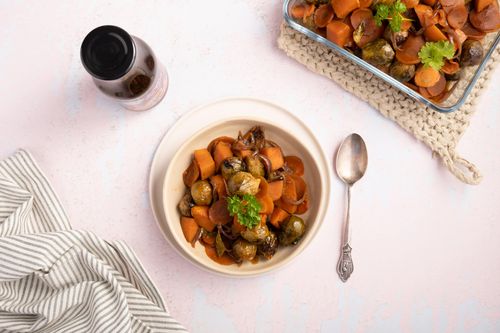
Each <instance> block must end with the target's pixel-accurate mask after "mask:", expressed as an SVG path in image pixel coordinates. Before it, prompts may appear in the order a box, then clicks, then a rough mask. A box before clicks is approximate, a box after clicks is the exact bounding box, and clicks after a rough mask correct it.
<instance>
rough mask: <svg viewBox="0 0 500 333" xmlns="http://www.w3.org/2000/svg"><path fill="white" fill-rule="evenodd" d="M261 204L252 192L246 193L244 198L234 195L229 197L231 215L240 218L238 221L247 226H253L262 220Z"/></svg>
mask: <svg viewBox="0 0 500 333" xmlns="http://www.w3.org/2000/svg"><path fill="white" fill-rule="evenodd" d="M260 209H261V206H260V203H259V202H258V201H257V198H256V197H255V196H254V195H251V194H245V195H244V196H243V198H240V197H239V196H237V195H233V196H231V197H228V198H227V210H228V211H229V215H231V216H235V215H236V217H237V218H238V222H239V223H240V224H241V225H243V226H245V227H247V228H250V229H251V228H253V227H255V226H256V225H257V224H259V222H260V215H259V212H260Z"/></svg>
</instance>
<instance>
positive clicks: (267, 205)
mask: <svg viewBox="0 0 500 333" xmlns="http://www.w3.org/2000/svg"><path fill="white" fill-rule="evenodd" d="M255 198H256V199H257V201H258V202H259V204H260V211H259V213H260V214H271V213H272V212H273V209H274V203H273V199H272V198H271V196H270V195H268V194H260V193H257V195H256V196H255Z"/></svg>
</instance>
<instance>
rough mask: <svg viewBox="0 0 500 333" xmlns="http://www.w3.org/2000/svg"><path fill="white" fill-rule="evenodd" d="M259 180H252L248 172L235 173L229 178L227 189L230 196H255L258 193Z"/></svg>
mask: <svg viewBox="0 0 500 333" xmlns="http://www.w3.org/2000/svg"><path fill="white" fill-rule="evenodd" d="M259 184H260V179H257V178H254V177H253V176H252V175H251V174H250V173H248V172H243V171H240V172H237V173H235V174H234V175H232V176H231V178H229V181H228V182H227V187H228V190H229V193H230V194H238V195H245V194H251V195H255V194H257V192H258V191H259Z"/></svg>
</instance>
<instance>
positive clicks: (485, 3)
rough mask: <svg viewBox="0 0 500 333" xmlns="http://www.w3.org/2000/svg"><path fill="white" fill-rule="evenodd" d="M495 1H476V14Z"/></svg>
mask: <svg viewBox="0 0 500 333" xmlns="http://www.w3.org/2000/svg"><path fill="white" fill-rule="evenodd" d="M493 1H495V0H476V2H475V5H476V10H477V11H478V12H482V11H483V9H485V8H486V7H488V6H489V5H491V4H492V3H493Z"/></svg>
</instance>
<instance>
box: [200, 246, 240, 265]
mask: <svg viewBox="0 0 500 333" xmlns="http://www.w3.org/2000/svg"><path fill="white" fill-rule="evenodd" d="M205 253H206V254H207V257H209V258H210V259H212V260H213V261H215V262H216V263H218V264H221V265H225V266H228V265H232V264H234V260H233V258H231V257H230V256H229V255H227V254H225V253H224V254H223V255H222V256H221V257H219V256H218V255H217V251H216V250H215V248H213V247H211V246H205Z"/></svg>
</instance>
